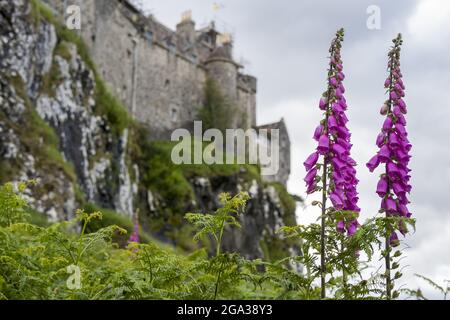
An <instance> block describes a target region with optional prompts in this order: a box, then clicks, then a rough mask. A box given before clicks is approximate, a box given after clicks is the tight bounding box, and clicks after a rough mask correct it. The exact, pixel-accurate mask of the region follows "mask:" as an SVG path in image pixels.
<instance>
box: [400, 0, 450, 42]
mask: <svg viewBox="0 0 450 320" xmlns="http://www.w3.org/2000/svg"><path fill="white" fill-rule="evenodd" d="M449 17H450V2H449V1H447V0H421V1H420V2H419V3H418V5H417V6H416V9H415V12H414V14H413V15H412V16H411V17H410V18H409V19H408V21H407V26H408V32H409V33H410V34H411V35H412V36H413V38H414V40H416V41H420V42H422V43H423V44H426V45H434V46H438V47H441V46H447V45H448V36H449V35H450V19H449Z"/></svg>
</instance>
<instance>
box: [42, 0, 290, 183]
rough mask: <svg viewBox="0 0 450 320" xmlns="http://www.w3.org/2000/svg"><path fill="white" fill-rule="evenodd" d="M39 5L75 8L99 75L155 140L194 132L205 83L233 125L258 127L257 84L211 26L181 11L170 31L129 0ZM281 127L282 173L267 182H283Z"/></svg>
mask: <svg viewBox="0 0 450 320" xmlns="http://www.w3.org/2000/svg"><path fill="white" fill-rule="evenodd" d="M44 2H46V3H47V4H48V5H49V6H50V7H51V8H53V10H54V11H55V14H57V15H58V16H60V17H63V16H64V12H65V7H67V6H69V5H78V6H79V7H80V8H81V21H82V28H81V31H79V32H80V35H81V37H82V38H83V39H84V41H85V42H86V44H87V45H88V48H89V50H90V54H91V56H92V58H93V60H94V62H95V63H96V65H97V67H98V70H99V72H100V74H101V76H102V77H103V79H105V80H106V82H107V83H108V84H109V86H110V88H111V90H112V91H113V92H114V94H115V95H116V96H117V97H119V98H120V99H121V101H122V102H123V103H124V105H125V106H126V107H127V108H128V110H129V112H130V113H131V114H132V116H133V117H134V118H135V119H137V120H138V121H140V122H142V123H145V124H146V125H148V127H149V128H150V130H151V132H152V137H153V138H154V139H168V138H169V136H170V132H171V131H172V130H173V129H175V128H180V127H183V128H190V127H191V126H192V123H193V121H194V120H195V119H196V116H197V110H198V108H199V107H201V105H202V102H203V95H204V83H205V81H206V79H207V77H210V78H212V79H214V80H215V81H216V82H217V83H218V84H219V86H220V89H221V91H222V93H223V94H224V96H225V97H226V98H227V99H228V100H229V101H230V104H231V105H233V106H234V107H235V108H236V109H235V110H234V112H233V119H232V126H233V127H234V128H244V129H247V128H257V124H256V91H257V79H256V78H255V77H253V76H251V75H247V74H243V73H241V72H240V69H241V68H242V66H241V65H239V64H238V63H237V62H236V61H235V60H234V59H233V52H232V49H233V42H232V39H231V37H229V36H227V35H226V34H221V33H220V32H219V31H217V30H216V28H215V25H214V23H213V22H212V23H211V24H210V25H208V26H207V27H204V28H201V29H196V26H195V22H194V21H192V19H191V17H190V14H188V13H186V14H184V15H183V17H182V20H181V21H180V23H179V24H178V25H177V27H176V30H171V29H169V28H167V27H166V26H164V25H163V24H162V23H160V22H158V21H157V20H156V18H155V17H153V16H152V15H150V16H146V15H144V14H143V13H142V12H141V11H140V10H139V9H137V8H136V7H135V6H134V5H133V4H131V3H130V2H129V1H127V0H67V1H60V0H44ZM275 126H277V124H272V125H271V127H275ZM279 126H281V127H283V128H284V130H280V140H281V144H282V146H284V147H282V148H281V149H282V150H284V151H285V152H287V154H280V160H281V163H280V171H283V172H280V173H279V174H278V175H277V177H274V179H269V180H276V181H278V182H280V183H282V184H286V182H287V178H288V176H289V173H290V159H289V158H290V154H289V149H290V142H289V136H288V134H287V130H286V127H285V125H284V122H283V123H281V122H280V123H279ZM286 150H287V151H286Z"/></svg>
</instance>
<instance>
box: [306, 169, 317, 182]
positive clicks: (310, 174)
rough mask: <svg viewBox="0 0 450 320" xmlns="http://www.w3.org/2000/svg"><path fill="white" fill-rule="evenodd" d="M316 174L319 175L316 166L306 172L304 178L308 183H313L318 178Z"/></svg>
mask: <svg viewBox="0 0 450 320" xmlns="http://www.w3.org/2000/svg"><path fill="white" fill-rule="evenodd" d="M316 175H317V169H316V168H314V169H311V170H309V171H308V173H307V174H306V177H305V179H303V180H305V182H306V184H307V185H311V184H312V183H313V182H314V179H315V178H316Z"/></svg>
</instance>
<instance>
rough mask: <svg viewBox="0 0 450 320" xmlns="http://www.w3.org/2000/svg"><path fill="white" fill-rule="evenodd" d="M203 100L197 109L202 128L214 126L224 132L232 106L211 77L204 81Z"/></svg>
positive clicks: (228, 125) (229, 118)
mask: <svg viewBox="0 0 450 320" xmlns="http://www.w3.org/2000/svg"><path fill="white" fill-rule="evenodd" d="M204 94H205V100H204V103H203V106H202V107H201V108H200V109H199V110H198V115H197V117H198V119H199V120H201V121H202V122H203V130H207V129H210V128H216V129H219V130H221V131H222V132H225V130H226V129H227V128H230V125H231V115H232V114H233V112H234V111H233V110H234V108H233V107H232V106H231V104H230V102H229V101H228V100H227V99H226V98H225V97H224V95H223V94H222V92H221V91H220V88H219V85H218V84H217V83H216V82H215V81H214V80H213V79H211V78H207V79H206V82H205V89H204Z"/></svg>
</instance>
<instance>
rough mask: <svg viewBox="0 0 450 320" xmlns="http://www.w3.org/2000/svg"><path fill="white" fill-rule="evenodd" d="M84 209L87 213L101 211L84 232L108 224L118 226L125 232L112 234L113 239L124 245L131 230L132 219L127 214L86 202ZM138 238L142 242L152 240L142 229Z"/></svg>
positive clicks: (90, 231) (89, 231)
mask: <svg viewBox="0 0 450 320" xmlns="http://www.w3.org/2000/svg"><path fill="white" fill-rule="evenodd" d="M84 210H85V211H86V212H87V213H95V212H101V213H102V219H96V220H94V221H91V222H90V223H89V224H88V225H87V227H86V232H87V233H93V232H97V231H99V230H101V229H102V228H106V227H109V226H118V227H120V228H122V229H124V230H126V231H127V232H126V233H121V234H115V235H114V236H113V241H114V242H117V243H118V244H119V245H121V246H122V247H124V246H126V244H127V241H128V235H129V234H131V233H132V232H133V228H134V225H133V221H132V220H131V219H130V218H128V217H127V216H124V215H122V214H120V213H117V212H115V211H114V210H111V209H105V208H99V207H98V206H96V205H94V204H92V203H88V204H86V205H85V207H84ZM139 239H140V240H141V241H142V242H144V243H148V242H150V241H152V238H151V237H150V236H149V235H148V234H147V233H145V232H143V231H142V230H140V232H139Z"/></svg>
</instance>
